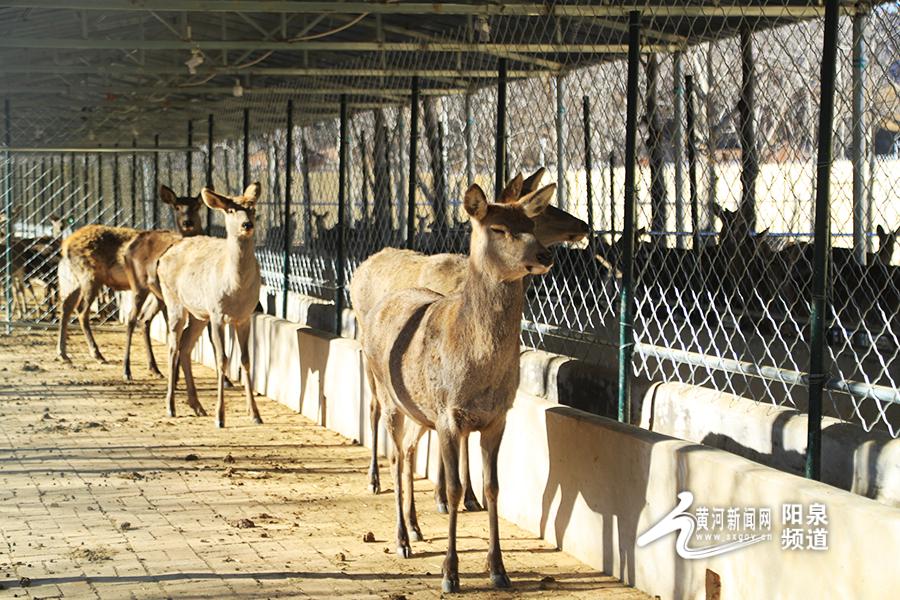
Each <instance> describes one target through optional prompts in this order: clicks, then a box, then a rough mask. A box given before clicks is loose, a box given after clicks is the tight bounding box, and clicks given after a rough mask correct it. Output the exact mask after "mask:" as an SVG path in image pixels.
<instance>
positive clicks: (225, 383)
mask: <svg viewBox="0 0 900 600" xmlns="http://www.w3.org/2000/svg"><path fill="white" fill-rule="evenodd" d="M222 387H224V388H225V389H231V388H233V387H234V384H233V383H231V380H230V379H228V378H227V377H223V378H222Z"/></svg>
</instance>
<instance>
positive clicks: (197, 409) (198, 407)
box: [191, 404, 206, 417]
mask: <svg viewBox="0 0 900 600" xmlns="http://www.w3.org/2000/svg"><path fill="white" fill-rule="evenodd" d="M191 408H193V409H194V414H195V415H196V416H198V417H205V416H206V410H205V409H204V408H203V407H202V406H201V405H199V404H192V405H191Z"/></svg>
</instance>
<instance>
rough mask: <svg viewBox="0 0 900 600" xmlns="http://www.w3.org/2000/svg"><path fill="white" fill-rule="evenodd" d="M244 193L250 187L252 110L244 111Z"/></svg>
mask: <svg viewBox="0 0 900 600" xmlns="http://www.w3.org/2000/svg"><path fill="white" fill-rule="evenodd" d="M241 182H242V183H243V186H242V191H243V190H246V189H247V186H248V185H250V109H249V108H245V109H244V147H243V148H242V155H241Z"/></svg>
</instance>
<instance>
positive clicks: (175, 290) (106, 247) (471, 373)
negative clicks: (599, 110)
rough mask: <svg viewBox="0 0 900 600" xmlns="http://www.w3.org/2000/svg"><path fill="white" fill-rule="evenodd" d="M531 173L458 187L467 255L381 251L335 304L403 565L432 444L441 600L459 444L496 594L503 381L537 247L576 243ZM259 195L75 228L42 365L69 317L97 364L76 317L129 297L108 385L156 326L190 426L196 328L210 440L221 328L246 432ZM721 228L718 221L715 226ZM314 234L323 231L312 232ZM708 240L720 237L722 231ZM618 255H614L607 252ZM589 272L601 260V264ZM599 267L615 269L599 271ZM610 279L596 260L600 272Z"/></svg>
mask: <svg viewBox="0 0 900 600" xmlns="http://www.w3.org/2000/svg"><path fill="white" fill-rule="evenodd" d="M545 172H546V171H545V169H543V168H541V169H539V170H538V171H537V172H536V173H534V174H533V175H531V176H530V177H528V178H527V179H525V178H523V177H522V176H521V175H517V176H516V177H515V178H513V179H512V180H511V181H510V182H509V183H508V184H507V185H506V187H505V188H504V189H503V191H502V193H501V194H500V196H499V197H498V198H496V199H495V201H494V202H489V201H488V200H487V198H486V197H485V194H484V192H483V191H482V189H481V188H480V187H479V186H477V185H472V186H471V187H470V188H469V189H468V190H467V191H466V193H465V197H464V203H463V205H464V209H465V211H466V213H467V214H468V216H469V220H470V223H471V238H470V244H469V253H468V256H463V255H459V254H438V255H431V256H428V255H425V254H421V253H417V252H413V251H410V250H400V249H395V248H386V249H383V250H381V251H380V252H378V253H376V254H374V255H372V256H371V257H369V258H368V259H367V260H365V261H364V262H363V263H362V264H361V265H360V266H359V267H358V268H357V269H356V271H355V272H354V275H353V278H352V280H351V282H350V297H351V301H352V305H353V308H354V311H355V312H356V317H357V321H358V324H359V329H358V336H359V341H360V344H361V346H362V350H363V355H364V358H365V370H366V376H367V379H368V383H369V385H370V388H371V390H372V403H371V410H370V417H371V428H372V436H373V444H372V448H373V450H372V458H371V465H370V469H369V487H370V490H371V491H372V492H374V493H378V492H380V490H381V484H380V479H379V473H378V462H377V455H376V450H375V449H376V448H377V446H378V444H377V438H378V431H379V423H380V422H382V420H383V423H384V425H385V428H386V431H387V433H388V435H389V438H390V441H391V442H392V443H393V449H394V452H393V455H392V459H391V468H392V475H393V479H394V494H395V501H396V511H397V512H396V515H397V529H396V544H397V553H398V554H399V555H400V556H401V557H404V558H405V557H409V556H410V555H411V546H410V537H411V536H412V538H413V539H414V540H416V541H419V540H422V533H421V530H420V528H419V524H418V519H417V516H416V509H415V503H414V500H413V469H414V466H415V458H416V448H417V445H418V442H419V440H420V439H421V437H422V435H423V434H424V433H425V432H426V431H427V430H429V429H432V430H435V431H436V432H437V439H438V445H439V448H440V461H439V464H440V469H439V476H438V479H439V482H438V485H436V486H435V500H436V504H437V507H438V510H439V511H440V512H446V513H449V535H448V547H447V553H446V556H445V559H444V563H443V569H442V572H443V580H442V589H443V590H444V591H445V592H455V591H458V590H459V568H458V562H459V561H458V556H457V551H456V525H457V511H458V508H459V504H460V502H461V501H463V502H464V505H465V507H466V508H467V509H468V510H480V509H481V506H480V504H479V502H478V500H477V498H476V495H475V492H474V489H473V486H472V482H471V478H470V474H469V462H468V437H469V434H470V433H471V432H475V431H477V432H480V445H481V450H482V465H483V466H482V473H483V498H484V501H485V504H486V506H487V512H488V520H489V536H490V539H489V546H488V554H487V563H488V569H489V571H490V579H491V581H492V583H493V585H494V586H496V587H501V588H502V587H508V586H509V584H510V581H509V577H508V576H507V574H506V571H505V568H504V566H503V559H502V555H501V550H500V540H499V531H498V514H497V494H498V473H497V467H498V451H499V447H500V442H501V439H502V437H503V432H504V428H505V424H506V415H507V412H508V411H509V410H510V408H511V407H512V404H513V399H514V397H515V393H516V389H517V387H518V380H519V333H520V324H521V319H522V313H523V308H524V304H525V292H526V288H527V286H528V280H529V279H530V278H531V277H532V276H535V275H542V274H545V273H547V272H548V271H549V270H550V268H551V266H552V265H553V254H551V252H550V251H548V247H550V246H553V245H556V244H560V243H563V242H578V241H580V240H582V239H584V238H585V237H586V236H587V235H588V234H589V231H588V226H587V224H586V223H585V222H584V221H581V220H580V219H578V218H576V217H574V216H572V215H570V214H569V213H566V212H565V211H562V210H560V209H558V208H555V207H553V206H550V204H549V202H550V199H551V197H552V196H553V193H554V191H555V187H556V186H555V185H554V184H551V185H548V186H545V187H541V185H540V182H541V179H542V177H543V176H544V174H545ZM260 191H261V190H260V186H259V184H258V183H254V184H252V185H250V186H248V187H247V188H246V189H245V190H244V192H243V194H241V195H240V196H234V197H229V196H225V195H222V194H219V193H217V192H215V191H213V190H212V189H209V188H205V189H203V190H202V192H201V194H200V196H198V197H178V196H176V195H175V193H174V192H172V190H170V189H169V188H167V187H165V186H162V187H161V189H160V199H161V200H162V201H163V202H165V203H167V204H169V205H170V206H171V208H172V210H173V211H174V214H175V225H176V228H177V231H162V230H152V231H139V230H136V229H130V228H124V227H109V226H102V225H87V226H85V227H82V228H81V229H78V230H77V231H76V232H74V233H73V234H71V235H70V236H68V237H67V238H66V239H65V240H64V241H63V242H62V244H61V248H60V250H61V258H60V259H59V261H58V266H57V269H58V274H59V297H60V305H61V308H60V312H61V319H60V328H59V340H58V354H59V357H60V358H61V359H63V360H66V361H68V360H69V358H68V355H67V351H66V337H67V331H66V330H67V324H68V321H69V319H70V318H71V315H72V312H73V311H75V310H76V309H77V310H78V317H79V321H80V324H81V328H82V330H83V332H84V335H85V337H86V339H87V343H88V346H89V349H90V353H91V355H92V356H93V358H94V359H96V360H98V361H101V362H104V358H103V355H102V354H101V352H100V349H99V348H98V346H97V343H96V341H95V340H94V337H93V334H92V332H91V327H90V319H89V317H90V311H91V304H92V302H93V300H94V299H95V297H96V296H97V294H98V292H99V291H100V289H101V288H103V287H108V288H111V289H113V290H130V291H131V292H132V294H133V296H134V302H133V305H132V308H131V312H130V314H129V315H128V321H127V327H126V345H125V357H124V376H125V378H126V380H129V381H130V380H131V379H132V373H131V362H130V350H131V338H132V335H133V332H134V328H135V326H136V325H137V323H138V322H140V323H141V324H142V328H143V335H144V342H145V345H146V349H147V360H148V366H149V369H150V371H151V373H152V374H154V375H156V376H160V377H161V376H162V374H161V373H160V371H159V368H158V367H157V365H156V361H155V358H154V356H153V351H152V349H151V345H150V332H149V327H150V320H151V319H152V318H153V317H154V315H156V314H157V313H158V312H160V311H163V312H164V315H165V316H166V318H167V322H168V338H169V339H168V345H169V376H168V387H167V392H166V406H167V412H168V414H169V415H170V416H174V415H175V388H176V383H177V379H178V374H179V370H180V371H183V373H184V380H185V385H186V389H187V399H188V405H189V406H190V407H191V408H192V409H193V411H194V412H195V414H197V415H201V416H203V415H205V414H206V412H205V410H204V409H203V406H202V405H201V404H200V402H199V400H198V398H197V391H196V387H195V385H194V379H193V376H192V373H191V360H190V352H191V349H192V348H193V346H194V344H195V343H196V341H197V339H198V338H199V336H200V335H201V334H202V332H203V329H204V328H205V327H206V325H207V324H209V325H210V335H211V338H212V342H213V346H214V348H215V355H216V367H217V369H216V370H217V376H218V381H217V407H216V424H217V426H219V427H223V426H224V399H223V394H224V390H223V388H224V384H225V368H226V360H227V359H226V356H225V343H224V328H225V325H231V326H232V327H233V328H234V330H235V332H236V334H237V340H238V345H239V350H240V357H241V364H242V367H243V372H244V376H245V396H246V400H247V410H248V413H249V415H250V416H251V417H252V418H253V419H254V421H255V422H257V423H261V419H260V415H259V410H258V409H257V407H256V403H255V400H254V395H253V391H252V390H253V382H252V373H253V371H252V370H251V369H250V365H249V356H250V354H249V351H248V350H249V348H248V338H249V333H250V320H251V315H252V313H253V311H254V309H255V307H256V305H257V302H258V299H259V291H260V285H261V281H260V269H259V264H258V263H257V259H256V256H255V252H254V232H255V207H256V202H257V200H258V198H259V196H260ZM201 202H202V203H203V204H205V205H206V206H208V207H209V208H211V209H214V210H218V211H221V212H222V213H224V217H225V230H226V237H225V239H221V238H212V237H207V236H202V235H199V233H200V231H201V228H200V216H199V210H200V208H201ZM720 218H722V220H723V224H724V223H725V221H726V219H727V218H728V215H720ZM317 223H318V226H319V227H320V228H321V227H323V220H322V219H317ZM723 226H724V225H723ZM614 246H615V247H618V244H617V245H614ZM599 258H603V257H602V256H601V257H599ZM612 260H613V263H614V262H615V259H612ZM604 262H605V264H607V265H610V264H611V263H610V262H609V261H604Z"/></svg>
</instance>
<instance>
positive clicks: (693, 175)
mask: <svg viewBox="0 0 900 600" xmlns="http://www.w3.org/2000/svg"><path fill="white" fill-rule="evenodd" d="M684 101H685V103H686V108H687V110H686V113H687V115H686V116H687V132H686V133H687V158H688V194H689V196H690V203H691V233H693V235H694V252H695V253H699V252H700V207H699V206H697V140H696V139H695V138H694V119H695V115H694V76H693V75H686V76H685V77H684Z"/></svg>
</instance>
